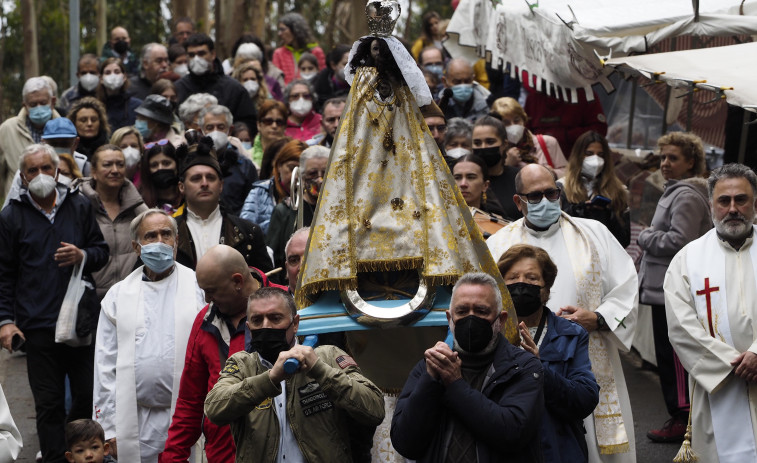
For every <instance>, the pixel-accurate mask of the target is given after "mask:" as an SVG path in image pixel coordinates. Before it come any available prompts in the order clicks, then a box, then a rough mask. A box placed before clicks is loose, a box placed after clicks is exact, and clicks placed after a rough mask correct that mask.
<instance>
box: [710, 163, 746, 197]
mask: <svg viewBox="0 0 757 463" xmlns="http://www.w3.org/2000/svg"><path fill="white" fill-rule="evenodd" d="M727 178H745V179H747V181H748V182H749V184H750V185H752V194H753V195H754V196H757V175H755V173H754V171H753V170H752V169H750V168H749V167H747V166H745V165H744V164H737V163H735V162H732V163H729V164H725V165H723V166H721V167H718V168H717V169H715V170H713V171H712V173H710V177H709V178H708V179H707V193H708V194H709V196H710V199H712V192H713V191H715V185H716V184H717V183H718V182H719V181H721V180H723V179H727Z"/></svg>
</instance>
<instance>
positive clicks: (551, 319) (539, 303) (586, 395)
mask: <svg viewBox="0 0 757 463" xmlns="http://www.w3.org/2000/svg"><path fill="white" fill-rule="evenodd" d="M497 266H498V267H499V271H500V272H501V273H502V278H503V279H504V280H505V284H506V285H507V290H508V291H509V292H510V297H511V298H512V300H513V305H514V306H515V311H516V313H517V314H518V319H519V320H520V324H519V325H518V329H519V331H520V335H521V337H522V339H523V340H522V342H521V345H522V347H523V348H524V349H525V350H527V351H528V352H531V353H532V354H534V355H535V356H536V357H538V358H539V360H541V363H542V366H543V367H544V405H545V407H544V416H543V417H542V423H541V432H540V434H541V441H542V451H543V453H544V461H545V462H548V463H554V462H566V463H576V462H586V461H588V448H587V446H586V439H585V437H584V427H583V419H584V418H585V417H587V416H589V415H590V414H591V412H592V411H593V410H594V407H596V406H597V403H598V402H599V385H598V384H597V381H596V379H595V378H594V374H593V373H592V372H591V362H590V361H589V334H588V333H587V332H586V330H584V329H583V328H582V327H581V325H579V324H577V323H574V322H572V321H569V320H566V319H564V318H560V317H558V316H557V315H555V314H554V313H552V310H550V309H549V307H547V306H546V305H545V304H546V303H547V301H548V300H549V290H550V289H551V288H552V284H553V283H554V282H555V278H556V277H557V266H556V265H555V264H554V262H552V260H551V259H550V258H549V254H547V252H546V251H545V250H543V249H542V248H539V247H536V246H531V245H528V244H516V245H515V246H512V247H511V248H510V249H508V250H507V252H505V253H504V254H503V255H502V257H500V259H499V262H498V263H497Z"/></svg>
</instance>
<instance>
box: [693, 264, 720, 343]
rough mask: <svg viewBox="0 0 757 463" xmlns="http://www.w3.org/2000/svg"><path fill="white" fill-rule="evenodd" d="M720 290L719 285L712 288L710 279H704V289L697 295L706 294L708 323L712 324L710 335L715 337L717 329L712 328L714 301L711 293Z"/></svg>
mask: <svg viewBox="0 0 757 463" xmlns="http://www.w3.org/2000/svg"><path fill="white" fill-rule="evenodd" d="M715 291H720V287H719V286H713V287H712V288H710V279H709V278H705V279H704V289H701V290H699V291H697V296H702V295H704V300H705V301H706V302H707V324H708V325H709V326H710V336H712V337H713V338H714V337H715V330H714V329H713V328H712V301H710V293H714V292H715Z"/></svg>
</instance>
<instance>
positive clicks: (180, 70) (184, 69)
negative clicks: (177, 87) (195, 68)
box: [173, 63, 189, 77]
mask: <svg viewBox="0 0 757 463" xmlns="http://www.w3.org/2000/svg"><path fill="white" fill-rule="evenodd" d="M173 72H175V73H176V74H178V75H179V77H184V76H185V75H187V74H189V66H187V64H186V63H184V64H180V65H178V66H176V67H175V68H173Z"/></svg>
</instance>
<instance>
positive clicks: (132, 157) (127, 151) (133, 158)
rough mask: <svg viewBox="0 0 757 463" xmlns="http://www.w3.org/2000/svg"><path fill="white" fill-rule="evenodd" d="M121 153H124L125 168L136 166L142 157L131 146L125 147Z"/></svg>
mask: <svg viewBox="0 0 757 463" xmlns="http://www.w3.org/2000/svg"><path fill="white" fill-rule="evenodd" d="M121 152H122V153H124V161H125V162H126V167H127V168H129V167H134V166H136V165H137V163H138V162H139V159H140V158H141V157H142V155H141V154H140V152H139V150H138V149H136V148H132V147H131V146H127V147H126V148H124V149H122V150H121Z"/></svg>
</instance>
